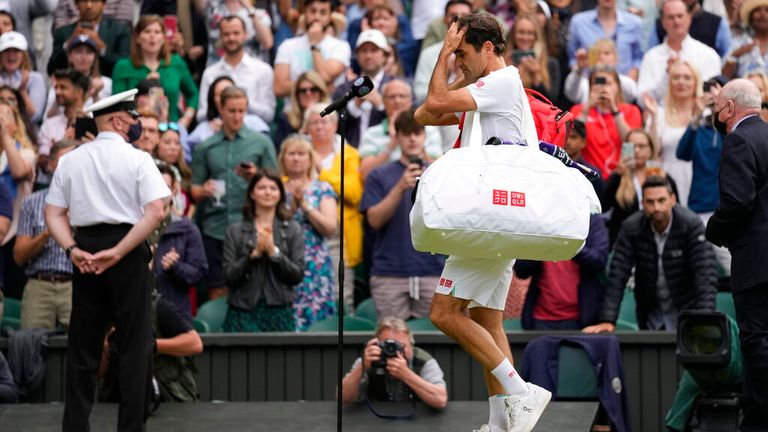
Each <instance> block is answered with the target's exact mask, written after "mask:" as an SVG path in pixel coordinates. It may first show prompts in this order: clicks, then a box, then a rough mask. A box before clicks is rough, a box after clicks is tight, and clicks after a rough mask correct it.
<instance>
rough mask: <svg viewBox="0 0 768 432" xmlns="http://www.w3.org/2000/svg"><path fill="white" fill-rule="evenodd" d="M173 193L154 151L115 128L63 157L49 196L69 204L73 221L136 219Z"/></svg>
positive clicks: (55, 202)
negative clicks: (134, 143)
mask: <svg viewBox="0 0 768 432" xmlns="http://www.w3.org/2000/svg"><path fill="white" fill-rule="evenodd" d="M170 195H171V191H170V190H169V189H168V186H166V184H165V181H164V180H163V177H162V176H161V175H160V171H158V169H157V166H155V163H154V162H153V160H152V156H150V155H149V153H146V152H143V151H141V150H138V149H136V148H134V147H133V146H132V145H130V144H128V143H127V142H125V141H124V140H123V139H122V137H121V136H120V135H118V134H116V133H114V132H99V135H98V136H97V137H96V139H95V140H93V141H91V142H89V143H85V144H82V145H81V146H79V147H78V148H77V149H75V150H73V151H71V152H69V153H67V154H66V155H64V156H62V157H61V159H60V160H59V164H58V167H57V168H56V172H55V173H54V175H53V181H52V182H51V187H50V191H49V192H48V196H47V197H46V199H45V202H46V203H47V204H51V205H55V206H57V207H64V208H68V209H69V223H70V225H72V226H73V227H84V226H90V225H96V224H102V223H103V224H122V223H127V224H132V225H133V224H135V223H136V222H138V220H139V219H141V217H142V216H143V214H144V206H145V205H146V204H148V203H150V202H152V201H154V200H157V199H161V198H165V197H169V196H170Z"/></svg>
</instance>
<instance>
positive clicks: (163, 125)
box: [157, 122, 179, 132]
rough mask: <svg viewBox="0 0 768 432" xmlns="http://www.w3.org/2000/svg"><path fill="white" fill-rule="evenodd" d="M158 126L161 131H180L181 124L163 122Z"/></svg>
mask: <svg viewBox="0 0 768 432" xmlns="http://www.w3.org/2000/svg"><path fill="white" fill-rule="evenodd" d="M157 128H158V129H160V132H165V131H167V130H168V129H170V130H172V131H175V132H178V131H179V124H178V123H176V122H162V123H160V124H159V125H157Z"/></svg>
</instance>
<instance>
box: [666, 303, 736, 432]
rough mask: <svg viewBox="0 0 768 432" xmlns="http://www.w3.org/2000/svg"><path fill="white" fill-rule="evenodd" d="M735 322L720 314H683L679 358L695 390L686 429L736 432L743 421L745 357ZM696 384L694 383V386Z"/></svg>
mask: <svg viewBox="0 0 768 432" xmlns="http://www.w3.org/2000/svg"><path fill="white" fill-rule="evenodd" d="M738 341H739V333H738V326H737V325H736V323H735V322H734V321H733V320H732V319H731V318H729V317H728V316H727V315H725V314H724V313H722V312H718V311H682V312H680V315H679V317H678V326H677V352H676V354H677V359H678V361H679V362H680V364H681V365H682V366H683V367H684V368H685V370H686V374H687V375H688V377H685V376H684V378H683V380H682V381H681V386H680V387H684V386H687V387H689V388H693V389H695V391H689V392H687V393H686V392H683V393H682V394H689V395H690V394H694V395H696V396H695V397H696V399H695V400H694V401H693V403H692V404H691V413H690V419H689V421H688V427H687V429H686V430H689V431H691V432H715V431H718V432H720V431H737V430H738V425H739V422H740V418H741V415H742V413H741V410H740V404H741V394H740V390H741V386H740V385H739V383H740V381H741V375H742V367H743V366H742V357H741V350H740V348H739V343H738ZM690 381H693V382H694V383H695V384H691V383H690Z"/></svg>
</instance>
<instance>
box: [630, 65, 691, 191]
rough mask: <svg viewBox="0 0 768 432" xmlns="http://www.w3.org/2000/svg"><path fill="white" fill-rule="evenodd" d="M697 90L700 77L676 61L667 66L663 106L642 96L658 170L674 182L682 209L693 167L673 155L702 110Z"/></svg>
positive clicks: (689, 188) (689, 66)
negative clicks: (659, 166)
mask: <svg viewBox="0 0 768 432" xmlns="http://www.w3.org/2000/svg"><path fill="white" fill-rule="evenodd" d="M701 88H702V87H701V76H700V75H699V71H698V69H697V68H696V66H694V65H693V63H691V62H689V61H684V60H677V61H675V62H674V63H672V64H671V65H670V66H669V81H668V82H667V91H666V94H665V95H664V104H663V106H661V105H662V104H660V103H657V101H656V100H655V99H654V98H652V97H650V96H649V95H648V94H644V95H643V102H644V104H643V105H645V111H646V122H645V123H646V127H648V128H649V130H650V131H651V135H652V136H653V137H654V139H655V140H656V141H657V142H658V143H659V160H660V161H661V167H662V168H664V171H665V172H666V173H667V174H669V175H670V176H672V178H674V179H675V182H677V192H678V195H677V202H678V203H680V204H682V205H684V206H688V200H689V196H690V191H691V181H692V178H693V167H692V165H691V162H690V161H686V160H681V159H678V158H677V155H676V154H675V153H676V151H677V146H678V144H679V143H680V139H681V138H682V137H683V134H684V133H685V130H686V129H687V128H688V125H689V124H690V122H691V120H692V119H693V118H694V117H696V116H699V115H700V114H701V111H702V109H703V107H700V106H699V105H698V103H697V99H698V97H699V96H700V95H701Z"/></svg>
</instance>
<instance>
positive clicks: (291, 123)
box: [272, 71, 331, 145]
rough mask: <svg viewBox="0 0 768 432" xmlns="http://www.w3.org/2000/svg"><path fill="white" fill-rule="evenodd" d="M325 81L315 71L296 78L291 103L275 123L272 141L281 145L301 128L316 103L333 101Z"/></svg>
mask: <svg viewBox="0 0 768 432" xmlns="http://www.w3.org/2000/svg"><path fill="white" fill-rule="evenodd" d="M330 97H331V96H330V94H329V93H328V86H327V85H326V84H325V80H324V79H323V78H322V77H321V76H320V75H319V74H318V73H317V72H315V71H308V72H304V73H302V74H301V75H299V76H298V78H296V81H294V84H293V88H291V103H290V105H288V106H287V107H286V108H285V111H283V112H282V113H280V114H279V115H278V116H277V118H275V122H276V123H277V128H276V129H275V135H274V137H272V138H273V139H272V141H273V142H275V143H276V144H278V145H279V144H280V143H282V142H283V140H285V139H286V138H287V137H288V136H289V135H291V134H294V133H296V132H298V131H299V129H300V128H301V123H302V122H303V121H304V112H305V111H306V109H307V108H308V107H309V106H310V105H313V104H316V103H328V102H330V101H331V99H330Z"/></svg>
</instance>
